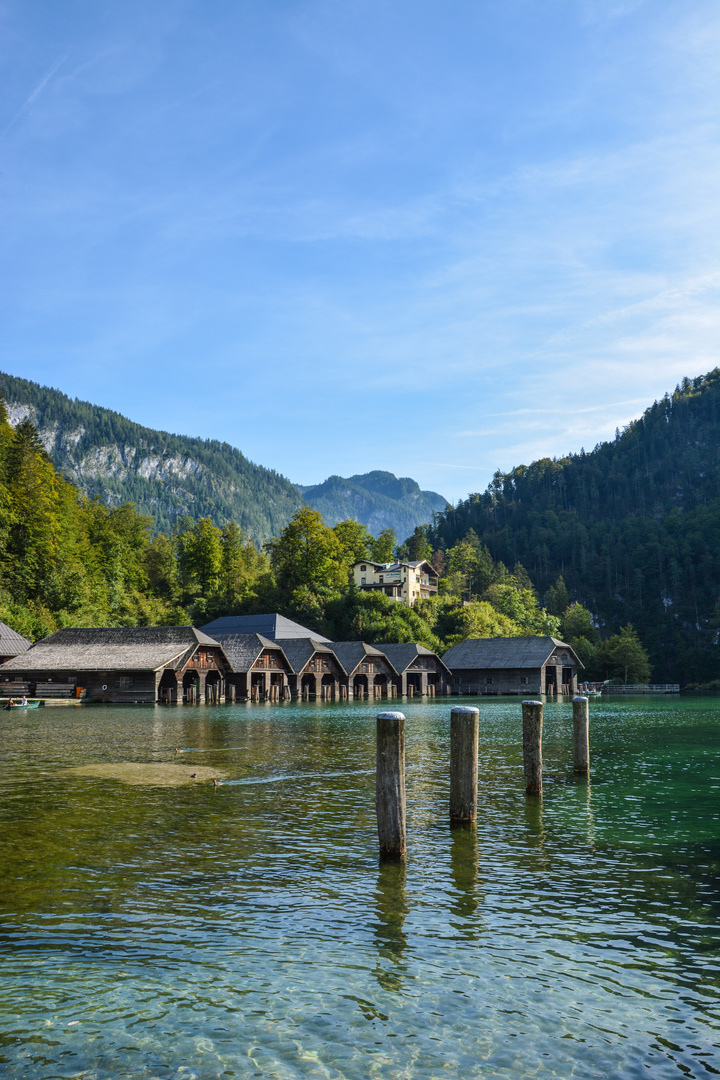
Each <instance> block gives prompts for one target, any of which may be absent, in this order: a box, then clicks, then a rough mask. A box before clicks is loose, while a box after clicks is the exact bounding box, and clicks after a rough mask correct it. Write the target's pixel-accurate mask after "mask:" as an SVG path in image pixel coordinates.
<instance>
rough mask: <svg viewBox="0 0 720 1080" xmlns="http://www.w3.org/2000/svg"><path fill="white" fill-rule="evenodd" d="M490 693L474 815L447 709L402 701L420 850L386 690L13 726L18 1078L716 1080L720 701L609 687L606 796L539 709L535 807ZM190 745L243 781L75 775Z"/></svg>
mask: <svg viewBox="0 0 720 1080" xmlns="http://www.w3.org/2000/svg"><path fill="white" fill-rule="evenodd" d="M465 703H466V699H463V704H465ZM478 704H479V705H480V709H481V737H480V743H481V745H480V775H479V790H480V812H479V817H478V822H477V827H476V828H466V829H459V830H457V829H456V830H451V828H450V826H449V824H448V821H447V798H448V760H449V712H450V703H448V701H447V700H437V701H433V702H428V703H420V702H408V703H407V704H406V706H405V713H406V715H407V718H408V723H407V795H408V832H409V836H408V840H409V848H408V855H407V859H406V862H405V864H400V865H397V864H388V865H381V864H379V862H378V858H377V837H376V832H375V819H374V711H373V709H372V708H368V706H367V704H362V703H359V702H358V703H349V704H343V705H337V706H336V705H334V704H331V703H327V704H318V705H315V704H309V705H301V704H297V703H294V704H291V705H274V706H262V705H261V706H257V705H255V706H246V705H238V706H227V707H225V706H218V707H205V708H202V707H199V708H193V707H183V708H177V707H164V708H161V707H158V708H154V709H153V708H150V707H135V708H132V707H121V706H118V707H112V706H105V707H102V706H99V707H85V708H80V709H45V710H39V711H37V712H33V713H27V714H18V713H13V714H9V713H0V717H2V718H3V719H2V720H1V721H0V729H1V732H2V734H1V739H2V751H3V767H2V775H1V776H0V824H1V830H0V860H1V862H0V865H1V867H2V889H1V890H0V891H1V895H0V913H1V916H2V918H1V922H0V956H1V960H2V962H1V965H0V980H1V982H2V990H1V993H0V1013H1V1016H0V1032H1V1036H0V1075H2V1076H3V1077H16V1076H17V1077H20V1076H22V1077H23V1078H27V1080H39V1078H42V1080H53V1078H55V1077H58V1078H60V1077H62V1078H69V1077H87V1078H97V1080H105V1078H113V1080H115V1078H121V1077H132V1078H133V1080H135V1078H141V1080H144V1078H151V1077H157V1078H162V1080H165V1078H170V1077H172V1078H178V1080H180V1078H182V1080H191V1078H198V1080H206V1078H211V1077H212V1078H214V1077H273V1078H286V1077H323V1078H341V1077H342V1078H345V1077H351V1078H355V1077H357V1078H361V1077H362V1078H365V1077H376V1076H377V1077H383V1078H388V1080H390V1078H395V1077H398V1078H401V1077H402V1078H405V1077H413V1078H414V1077H418V1078H420V1077H422V1078H425V1077H428V1078H430V1077H432V1078H436V1077H445V1076H447V1077H456V1076H465V1077H483V1078H485V1077H523V1078H524V1077H551V1076H552V1077H560V1078H563V1080H567V1078H570V1077H575V1076H577V1077H613V1078H616V1077H620V1078H624V1077H641V1076H642V1077H651V1078H653V1080H655V1078H664V1077H679V1076H683V1077H703V1078H707V1077H709V1076H712V1075H720V1049H719V1047H720V1011H719V1008H718V1002H719V994H718V987H719V982H720V978H719V973H720V964H719V963H718V945H719V943H720V941H719V938H720V935H719V934H718V914H719V913H720V890H719V888H718V872H719V871H720V840H719V837H720V829H719V818H720V737H719V736H720V701H718V700H717V699H714V700H712V699H697V700H694V701H692V702H686V701H677V700H672V699H662V700H650V699H630V700H617V699H616V700H605V701H593V702H592V703H591V745H592V779H591V781H590V783H589V784H588V783H587V782H585V781H582V780H578V779H575V778H574V777H573V775H572V757H571V754H572V750H571V743H572V739H571V726H572V720H571V706H570V704H569V703H568V704H556V705H548V706H546V710H545V741H544V758H545V793H544V797H543V800H542V802H539V801H537V800H528V799H526V797H525V794H524V788H523V777H522V755H521V723H520V705H519V702H518V701H517V699H513V700H512V701H511V700H495V701H492V702H490V703H488V702H487V701H480V702H478ZM175 747H181V748H186V752H185V753H183V754H181V755H176V754H175V752H174V749H175ZM179 759H181V760H182V764H183V765H188V764H189V765H194V766H211V767H214V768H215V769H217V770H219V771H220V772H221V773H222V774H223V775H224V776H225V778H226V779H225V783H224V784H223V785H222V786H221V787H218V788H215V787H214V786H213V785H212V784H211V783H209V782H207V781H202V782H197V783H193V784H190V785H186V786H179V787H159V786H141V787H137V786H134V787H133V786H129V785H127V784H125V783H121V782H119V781H117V780H112V779H96V778H91V777H87V776H77V775H75V774H73V773H71V772H69V771H67V770H68V768H69V767H70V766H76V765H79V764H83V763H96V762H100V763H102V762H106V763H107V762H111V763H112V762H155V763H169V764H171V765H175V764H176V763H177V762H178V760H179Z"/></svg>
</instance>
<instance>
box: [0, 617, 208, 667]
mask: <svg viewBox="0 0 720 1080" xmlns="http://www.w3.org/2000/svg"><path fill="white" fill-rule="evenodd" d="M198 645H215V646H218V645H219V642H217V641H215V639H214V638H211V637H208V635H207V634H203V633H202V632H201V631H200V630H196V629H195V627H194V626H120V627H99V628H95V627H93V628H85V627H83V628H80V629H74V628H72V627H68V628H66V629H64V630H58V631H57V632H56V633H54V634H50V636H49V637H46V638H43V639H42V641H37V642H36V643H35V644H34V645H33V646H32V648H30V649H28V650H27V652H25V653H23V654H22V655H21V656H16V657H15V658H14V659H13V660H8V661H7V663H6V664H3V672H5V671H22V672H32V671H48V670H52V671H159V670H160V668H164V667H169V666H171V665H172V666H173V667H175V668H179V667H182V666H184V663H187V660H189V659H190V657H191V656H192V654H193V653H194V652H195V650H196V648H197V647H198ZM182 662H184V663H182Z"/></svg>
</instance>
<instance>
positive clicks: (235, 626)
mask: <svg viewBox="0 0 720 1080" xmlns="http://www.w3.org/2000/svg"><path fill="white" fill-rule="evenodd" d="M201 629H203V630H204V631H205V633H206V634H213V635H214V636H217V635H218V634H220V633H223V634H262V636H263V637H266V638H269V639H270V641H277V640H278V638H283V640H285V639H287V638H314V639H315V641H327V640H328V639H327V638H325V637H323V636H322V634H316V633H315V631H314V630H308V628H307V627H306V626H300V623H296V622H293V621H292V619H286V618H285V616H284V615H278V613H277V612H270V613H269V614H267V615H225V616H223V618H221V619H214V620H213V621H212V622H209V623H206V625H205V626H203V627H202V628H201Z"/></svg>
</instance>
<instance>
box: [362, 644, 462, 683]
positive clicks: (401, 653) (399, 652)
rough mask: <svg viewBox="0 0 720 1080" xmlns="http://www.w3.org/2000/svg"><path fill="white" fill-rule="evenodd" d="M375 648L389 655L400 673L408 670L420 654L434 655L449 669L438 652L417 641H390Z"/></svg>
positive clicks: (389, 658) (434, 657)
mask: <svg viewBox="0 0 720 1080" xmlns="http://www.w3.org/2000/svg"><path fill="white" fill-rule="evenodd" d="M375 648H376V649H380V651H381V652H382V653H384V654H385V656H387V658H388V660H389V661H390V663H391V664H392V666H393V667H394V668H395V670H396V671H397V673H398V675H401V674H402V673H403V671H406V670H407V668H409V667H410V665H411V664H412V663H414V662H415V660H417V658H418V656H432V658H433V659H434V660H437V662H438V664H442V666H443V667H444V668H445V670H446V671H447V670H448V668H447V667H446V665H445V663H444V662H443V661H442V660H441V659H440V657H439V656H438V654H437V653H434V652H431V651H430V649H426V648H425V646H424V645H418V644H417V642H415V641H406V642H401V643H399V644H397V643H395V642H390V643H388V644H385V645H376V646H375Z"/></svg>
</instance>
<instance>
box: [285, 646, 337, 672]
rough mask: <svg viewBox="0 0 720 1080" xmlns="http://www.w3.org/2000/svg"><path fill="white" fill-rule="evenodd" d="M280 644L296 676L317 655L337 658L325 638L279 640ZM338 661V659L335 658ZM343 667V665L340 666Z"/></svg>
mask: <svg viewBox="0 0 720 1080" xmlns="http://www.w3.org/2000/svg"><path fill="white" fill-rule="evenodd" d="M278 644H279V645H282V649H283V652H284V653H285V655H286V656H287V658H288V660H289V662H290V667H291V668H292V670H293V672H294V674H295V675H299V674H300V672H301V671H302V669H303V668H304V667H305V665H306V664H307V662H308V661H309V660H311V659H312V657H313V656H314V655H315V653H321V654H323V655H325V656H327V655H328V654H329V655H330V656H335V654H334V652H333V649H332V646H331V645H330V644H329V643H328V642H326V641H325V639H324V638H322V639H321V640H318V638H314V637H305V638H279V639H278ZM335 659H337V657H335ZM340 666H341V667H342V664H341V665H340Z"/></svg>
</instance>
